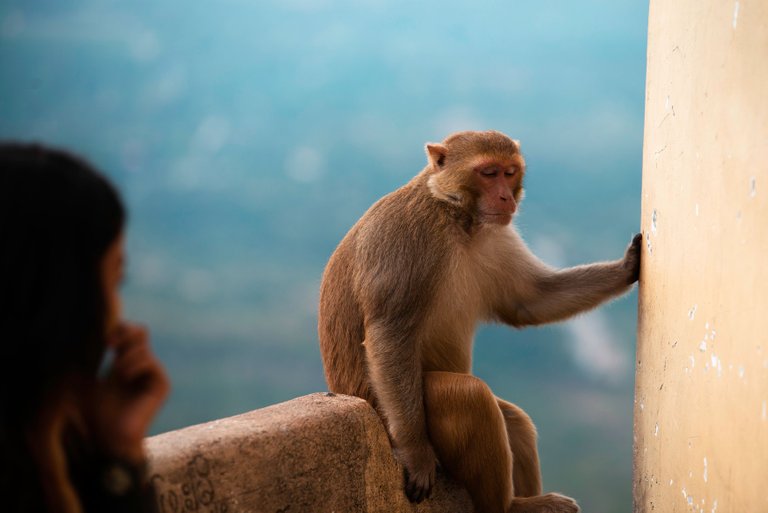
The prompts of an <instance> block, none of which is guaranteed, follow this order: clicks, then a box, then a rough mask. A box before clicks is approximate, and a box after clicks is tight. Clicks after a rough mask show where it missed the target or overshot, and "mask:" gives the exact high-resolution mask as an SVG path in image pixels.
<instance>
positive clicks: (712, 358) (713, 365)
mask: <svg viewBox="0 0 768 513" xmlns="http://www.w3.org/2000/svg"><path fill="white" fill-rule="evenodd" d="M709 359H710V361H711V362H712V368H713V369H714V368H715V367H717V356H715V355H714V354H712V356H711V357H710V358H709Z"/></svg>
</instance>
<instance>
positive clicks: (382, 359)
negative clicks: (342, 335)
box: [365, 322, 436, 502]
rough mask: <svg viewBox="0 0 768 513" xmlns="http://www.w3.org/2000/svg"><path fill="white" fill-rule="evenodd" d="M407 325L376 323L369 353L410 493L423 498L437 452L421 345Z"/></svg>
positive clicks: (414, 498)
mask: <svg viewBox="0 0 768 513" xmlns="http://www.w3.org/2000/svg"><path fill="white" fill-rule="evenodd" d="M398 324H400V323H398ZM406 324H407V323H406ZM402 328H403V326H402V325H400V326H395V325H393V324H392V323H390V322H373V323H370V324H369V325H368V326H367V327H366V333H365V337H366V339H365V353H366V361H367V364H368V372H369V374H370V378H371V379H370V382H371V386H372V388H373V391H374V394H375V395H376V399H377V401H378V403H379V407H380V409H381V412H382V413H383V414H384V416H385V417H386V423H387V426H388V428H389V433H390V436H391V438H392V445H393V448H394V450H395V456H396V457H397V459H398V460H399V461H400V462H401V463H402V464H403V466H404V467H405V472H406V486H405V493H406V495H407V496H408V498H409V499H410V500H411V501H413V502H421V501H422V500H423V499H425V498H427V497H429V494H430V490H431V488H432V486H433V485H434V482H435V461H436V457H435V453H434V450H433V448H432V444H431V443H430V441H429V437H428V435H427V427H426V420H425V416H424V401H423V397H424V396H423V387H422V368H421V356H420V350H419V344H418V343H417V340H416V337H414V336H412V335H408V334H407V331H409V330H407V331H401V330H402Z"/></svg>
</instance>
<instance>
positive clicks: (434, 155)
mask: <svg viewBox="0 0 768 513" xmlns="http://www.w3.org/2000/svg"><path fill="white" fill-rule="evenodd" d="M426 149H427V158H428V159H429V163H430V165H431V166H432V169H433V170H435V171H439V170H440V169H441V168H442V167H443V165H445V155H446V154H447V153H448V148H446V147H445V146H443V145H442V144H437V143H429V144H427V148H426Z"/></svg>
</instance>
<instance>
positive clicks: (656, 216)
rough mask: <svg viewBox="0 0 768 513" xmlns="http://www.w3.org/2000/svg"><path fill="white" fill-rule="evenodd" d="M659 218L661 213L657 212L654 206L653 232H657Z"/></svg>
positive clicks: (652, 217)
mask: <svg viewBox="0 0 768 513" xmlns="http://www.w3.org/2000/svg"><path fill="white" fill-rule="evenodd" d="M658 219H659V215H658V213H657V212H656V209H655V208H654V209H653V215H651V231H652V232H653V233H656V228H657V221H658Z"/></svg>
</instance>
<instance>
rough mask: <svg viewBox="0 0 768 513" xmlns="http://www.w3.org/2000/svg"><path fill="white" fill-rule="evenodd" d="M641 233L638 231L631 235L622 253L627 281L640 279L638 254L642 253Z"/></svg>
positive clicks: (632, 281)
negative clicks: (625, 249) (630, 240)
mask: <svg viewBox="0 0 768 513" xmlns="http://www.w3.org/2000/svg"><path fill="white" fill-rule="evenodd" d="M642 246H643V234H642V233H638V234H636V235H635V236H634V237H632V242H630V243H629V246H628V247H627V251H626V253H625V254H624V268H625V269H626V270H627V280H628V283H630V284H631V283H635V282H636V281H637V280H639V279H640V255H641V254H642Z"/></svg>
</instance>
